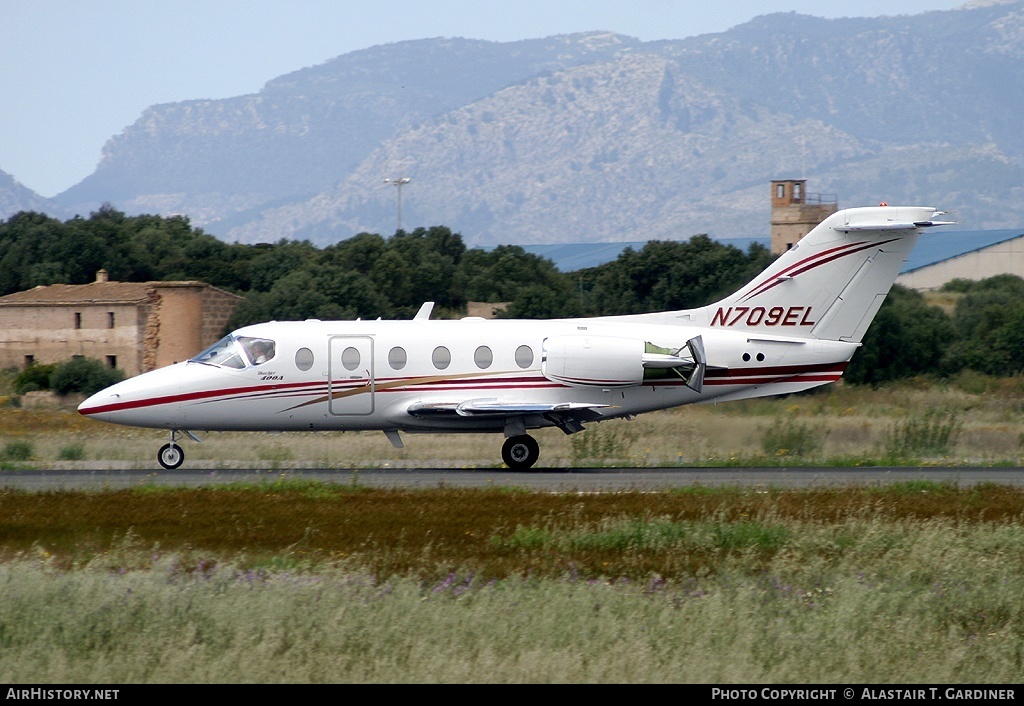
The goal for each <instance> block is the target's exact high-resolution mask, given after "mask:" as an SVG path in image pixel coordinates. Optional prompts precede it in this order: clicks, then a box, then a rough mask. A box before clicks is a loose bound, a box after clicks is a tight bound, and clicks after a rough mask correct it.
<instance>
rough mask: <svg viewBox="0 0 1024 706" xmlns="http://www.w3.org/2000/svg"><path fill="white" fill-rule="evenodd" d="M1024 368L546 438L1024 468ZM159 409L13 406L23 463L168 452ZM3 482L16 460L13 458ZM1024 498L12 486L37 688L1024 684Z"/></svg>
mask: <svg viewBox="0 0 1024 706" xmlns="http://www.w3.org/2000/svg"><path fill="white" fill-rule="evenodd" d="M1022 391H1024V389H1022V382H1021V381H1020V380H1017V379H1007V380H993V379H987V378H981V377H976V376H969V377H968V376H963V377H961V378H959V379H958V380H956V381H954V382H952V383H949V384H945V385H941V386H937V385H930V384H924V383H907V384H902V385H895V386H891V387H886V388H883V389H878V390H870V389H865V388H854V387H833V388H831V389H827V390H825V391H822V392H820V393H818V394H812V395H801V396H794V397H789V398H786V399H765V400H756V401H750V402H742V403H729V404H723V405H721V406H701V407H688V408H683V409H679V410H672V411H668V412H663V413H657V414H651V415H647V416H643V417H640V418H638V419H637V420H635V421H632V422H626V421H612V422H607V423H604V424H600V425H595V426H593V428H591V429H590V430H588V431H587V432H584V433H582V434H578V435H574V436H571V437H566V436H564V435H562V434H561V432H557V431H555V432H552V433H547V432H541V433H539V434H538V437H539V438H540V439H541V443H542V460H541V463H542V464H549V465H626V464H637V465H652V466H653V465H669V466H671V465H692V466H702V465H744V464H758V465H771V464H772V463H780V464H783V463H784V464H787V465H799V464H812V463H815V464H816V463H841V464H850V465H855V464H863V465H870V464H876V463H885V464H893V463H907V464H918V463H925V464H927V463H942V464H954V465H955V464H958V463H963V464H968V463H969V464H993V465H994V464H1000V465H1012V466H1017V465H1020V462H1021V457H1022V455H1024V448H1022V439H1024V424H1022V422H1021V416H1022V415H1021V411H1022V403H1021V401H1020V400H1022V399H1024V396H1022V394H1021V393H1022ZM164 438H165V435H163V434H161V433H159V432H148V431H138V430H130V429H120V428H117V427H111V426H107V425H102V424H99V423H96V422H92V421H90V420H87V419H83V418H81V417H80V416H79V415H77V414H75V413H73V412H72V411H69V410H63V411H61V410H31V409H24V408H14V407H7V408H3V409H2V410H0V468H27V467H46V466H53V465H58V464H65V465H69V466H71V467H75V466H81V467H96V466H102V465H103V464H115V463H132V464H143V465H144V466H145V465H151V466H152V467H154V468H155V467H156V463H155V460H154V459H153V455H154V453H155V450H156V448H157V446H158V445H159V444H160V443H163V440H164ZM406 442H407V447H406V449H404V450H400V451H399V450H395V449H392V448H391V446H390V445H389V444H388V443H387V441H386V440H385V439H384V438H383V435H381V434H345V435H331V434H317V435H311V434H294V435H267V434H210V435H208V441H207V443H205V444H202V445H196V444H192V443H190V442H186V443H187V444H188V446H187V447H186V449H187V452H188V453H189V458H190V461H188V462H187V463H191V464H199V465H203V466H206V467H209V466H211V465H212V466H214V467H216V466H224V467H254V468H277V467H280V468H284V467H288V466H293V465H322V466H327V467H351V466H359V465H374V466H384V465H387V464H394V465H401V464H407V465H417V464H423V465H426V464H430V463H434V462H444V463H448V462H451V461H455V462H457V463H460V464H464V465H470V466H481V467H484V466H492V467H493V466H496V465H497V463H498V462H497V461H496V459H497V451H498V447H499V445H500V439H499V438H498V437H491V436H482V437H476V436H450V435H449V436H409V437H407V438H406ZM0 476H2V471H0ZM1022 519H1024V491H1022V490H1020V489H1016V488H1010V487H1001V486H984V485H983V486H976V487H972V488H969V489H966V488H958V487H956V486H954V485H944V484H934V483H927V482H914V483H907V484H898V485H890V486H879V487H856V488H847V489H814V490H777V489H771V488H768V489H764V488H761V489H757V490H755V489H749V490H744V489H739V488H708V487H700V486H694V487H688V488H685V489H679V490H673V491H665V492H658V493H640V492H624V493H587V494H577V493H572V492H564V493H557V494H556V493H535V492H526V491H524V490H522V489H520V488H515V487H494V488H490V489H487V490H458V489H445V488H434V489H423V490H382V489H369V488H365V487H360V486H359V485H358V484H353V485H346V486H338V485H321V484H316V483H306V482H298V481H280V480H279V481H270V482H267V483H264V484H259V485H239V486H220V487H212V488H204V489H181V488H160V487H153V486H142V487H139V488H135V489H132V490H121V491H104V492H71V491H60V492H44V493H27V492H20V491H13V490H3V489H0V681H3V682H7V683H98V684H120V683H182V682H184V683H216V682H227V683H242V682H248V683H253V682H259V683H263V682H325V683H344V682H375V683H395V682H403V683H404V682H488V683H521V682H630V683H644V682H685V683H803V684H807V683H830V682H846V683H933V684H937V683H972V684H973V683H986V684H1006V683H1019V682H1020V681H1021V675H1022V674H1024V524H1022Z"/></svg>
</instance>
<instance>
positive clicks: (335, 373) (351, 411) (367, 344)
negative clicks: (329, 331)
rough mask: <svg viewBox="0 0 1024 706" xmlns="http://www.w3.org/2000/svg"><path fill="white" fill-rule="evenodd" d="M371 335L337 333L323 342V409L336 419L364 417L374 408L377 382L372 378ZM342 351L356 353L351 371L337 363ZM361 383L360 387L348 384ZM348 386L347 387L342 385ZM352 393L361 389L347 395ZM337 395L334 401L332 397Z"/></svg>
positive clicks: (372, 347)
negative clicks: (325, 389)
mask: <svg viewBox="0 0 1024 706" xmlns="http://www.w3.org/2000/svg"><path fill="white" fill-rule="evenodd" d="M373 343H374V342H373V336H366V335H357V334H340V335H337V336H331V337H330V338H329V339H328V342H327V398H328V402H327V409H328V411H329V412H330V413H331V414H332V415H334V416H337V417H356V416H368V415H371V414H373V413H374V410H375V409H376V394H377V380H376V377H375V376H374V369H373V359H374V355H373V354H374V345H373ZM346 348H355V349H356V350H357V351H359V365H358V367H357V368H356V369H354V370H349V369H347V368H346V367H345V366H344V365H342V363H341V356H342V352H343V351H344V350H345V349H346ZM352 380H365V381H366V383H365V384H364V385H362V386H357V387H352V386H351V384H350V381H352ZM343 383H349V384H343ZM355 390H361V391H359V392H355V394H351V393H352V392H353V391H355ZM336 395H337V398H336V397H335V396H336Z"/></svg>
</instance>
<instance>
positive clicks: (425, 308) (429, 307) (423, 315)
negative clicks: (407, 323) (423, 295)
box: [412, 302, 434, 321]
mask: <svg viewBox="0 0 1024 706" xmlns="http://www.w3.org/2000/svg"><path fill="white" fill-rule="evenodd" d="M433 310H434V302H423V305H422V306H420V310H419V311H417V312H416V316H414V317H412V320H413V321H426V320H427V319H429V318H430V312H432V311H433Z"/></svg>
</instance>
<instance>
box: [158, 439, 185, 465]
mask: <svg viewBox="0 0 1024 706" xmlns="http://www.w3.org/2000/svg"><path fill="white" fill-rule="evenodd" d="M156 460H157V461H159V462H160V465H161V466H163V467H164V468H166V469H167V470H169V471H173V470H174V469H175V468H177V467H178V466H180V465H181V464H182V462H183V461H184V460H185V452H184V451H182V450H181V447H180V446H178V445H177V444H176V443H174V440H173V439H172V440H171V443H169V444H164V445H163V446H161V447H160V450H159V451H158V452H157V454H156Z"/></svg>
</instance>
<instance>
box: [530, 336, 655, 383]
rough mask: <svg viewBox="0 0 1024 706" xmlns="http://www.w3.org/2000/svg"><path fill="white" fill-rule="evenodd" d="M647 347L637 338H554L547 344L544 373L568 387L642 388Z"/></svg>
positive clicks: (545, 347)
mask: <svg viewBox="0 0 1024 706" xmlns="http://www.w3.org/2000/svg"><path fill="white" fill-rule="evenodd" d="M644 345H645V344H644V341H642V340H640V339H637V338H618V337H614V336H552V337H551V338H548V339H546V340H545V341H544V351H543V354H542V357H541V371H542V372H543V373H544V377H546V378H547V379H548V380H552V381H554V382H560V383H563V384H565V385H576V386H582V387H628V386H630V385H639V384H640V383H642V382H643V380H644V363H643V358H644Z"/></svg>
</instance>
